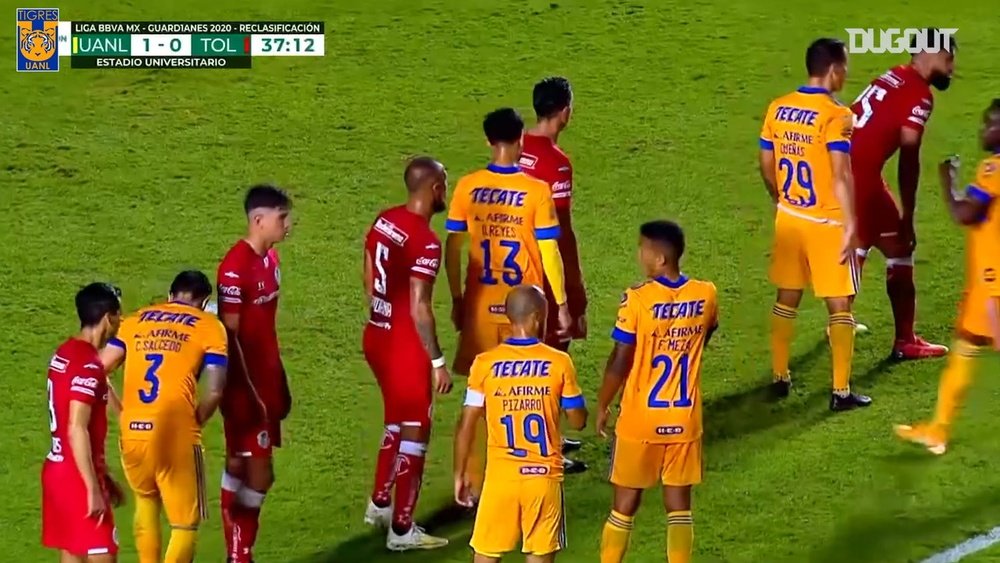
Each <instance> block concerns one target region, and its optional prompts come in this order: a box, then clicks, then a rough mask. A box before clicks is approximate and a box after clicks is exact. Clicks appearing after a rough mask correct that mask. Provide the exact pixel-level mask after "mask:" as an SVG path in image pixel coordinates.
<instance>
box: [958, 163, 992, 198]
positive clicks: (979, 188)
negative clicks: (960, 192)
mask: <svg viewBox="0 0 1000 563" xmlns="http://www.w3.org/2000/svg"><path fill="white" fill-rule="evenodd" d="M997 195H1000V170H998V169H997V165H996V163H995V162H993V161H992V160H991V159H987V160H984V161H983V162H982V164H980V165H979V168H978V169H977V170H976V181H975V182H973V183H971V184H969V185H968V186H966V188H965V196H966V197H968V198H969V199H973V200H976V201H978V202H980V203H985V204H992V203H993V200H994V199H995V198H996V197H997Z"/></svg>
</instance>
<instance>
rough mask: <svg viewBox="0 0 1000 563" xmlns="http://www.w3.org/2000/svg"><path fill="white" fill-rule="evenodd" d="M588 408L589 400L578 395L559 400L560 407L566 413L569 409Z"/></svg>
mask: <svg viewBox="0 0 1000 563" xmlns="http://www.w3.org/2000/svg"><path fill="white" fill-rule="evenodd" d="M586 406H587V400H586V399H584V398H583V395H577V396H576V397H563V398H562V399H560V400H559V407H560V408H562V410H564V411H568V410H569V409H582V408H584V407H586Z"/></svg>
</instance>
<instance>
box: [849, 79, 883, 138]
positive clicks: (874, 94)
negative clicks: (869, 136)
mask: <svg viewBox="0 0 1000 563" xmlns="http://www.w3.org/2000/svg"><path fill="white" fill-rule="evenodd" d="M886 94H888V92H886V90H885V88H882V87H881V86H876V85H875V84H869V85H868V87H867V88H865V91H864V92H861V95H860V96H858V99H857V100H854V103H858V102H861V115H857V114H855V115H854V128H855V129H861V128H862V127H864V126H865V124H866V123H868V120H869V119H871V118H872V114H874V113H875V108H873V107H872V98H875V101H876V102H881V101H882V100H884V99H885V95H886Z"/></svg>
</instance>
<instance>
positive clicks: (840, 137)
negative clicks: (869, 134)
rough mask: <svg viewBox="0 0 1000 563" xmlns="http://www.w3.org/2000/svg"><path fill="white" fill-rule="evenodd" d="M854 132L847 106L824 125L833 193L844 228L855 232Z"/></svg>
mask: <svg viewBox="0 0 1000 563" xmlns="http://www.w3.org/2000/svg"><path fill="white" fill-rule="evenodd" d="M853 132H854V114H853V113H851V111H850V110H849V109H847V108H842V111H841V112H839V113H838V114H837V115H835V116H834V117H833V119H831V120H830V122H829V123H828V124H827V127H826V150H827V153H828V154H829V155H830V170H831V173H832V175H833V178H831V179H832V180H833V194H834V197H836V198H837V203H839V204H840V209H841V210H842V211H843V216H844V230H845V231H847V233H849V234H852V235H853V234H854V233H855V232H856V225H855V219H856V216H855V214H854V173H853V172H851V135H852V134H853Z"/></svg>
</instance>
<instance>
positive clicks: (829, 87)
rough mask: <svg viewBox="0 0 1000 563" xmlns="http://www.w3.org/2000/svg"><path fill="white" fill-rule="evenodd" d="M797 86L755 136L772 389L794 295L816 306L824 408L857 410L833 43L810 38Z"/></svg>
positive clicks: (844, 149)
mask: <svg viewBox="0 0 1000 563" xmlns="http://www.w3.org/2000/svg"><path fill="white" fill-rule="evenodd" d="M806 69H807V70H808V71H809V82H808V84H807V85H805V86H803V87H801V88H799V89H797V90H795V91H794V92H791V93H789V94H786V95H784V96H781V97H779V98H777V99H775V100H774V101H773V102H771V105H770V106H768V108H767V114H766V115H765V116H764V126H763V128H762V129H761V132H760V173H761V176H762V177H763V178H764V183H765V185H766V186H767V190H768V192H769V193H770V195H771V199H772V201H774V203H775V205H776V206H777V211H776V213H775V219H774V245H773V247H772V249H771V268H770V277H771V282H772V283H773V284H774V285H776V286H777V287H778V295H777V299H776V303H775V304H774V307H773V308H772V309H771V368H772V370H773V374H774V378H773V385H772V389H773V390H774V392H775V394H777V395H778V396H779V397H786V396H788V393H789V388H790V387H791V373H790V372H789V369H788V363H789V356H790V351H791V345H792V337H793V334H794V329H795V317H796V316H797V311H798V308H799V304H800V303H801V301H802V292H803V290H804V289H805V287H806V285H808V284H809V283H810V282H811V283H812V288H813V293H815V294H816V297H819V298H821V299H823V300H825V301H826V307H827V310H828V311H829V313H830V321H829V337H830V347H831V349H832V354H831V355H832V357H833V393H832V394H831V398H830V409H831V410H835V411H840V410H849V409H853V408H855V407H866V406H868V405H870V404H871V399H870V398H869V397H866V396H864V395H858V394H855V393H851V361H852V358H853V356H854V326H855V323H854V316H853V315H852V314H851V299H852V297H853V296H854V294H855V293H856V292H857V284H858V275H857V269H856V268H855V257H854V256H855V254H854V251H855V249H856V248H857V235H856V230H855V214H854V187H853V179H852V175H851V158H850V149H851V131H852V127H853V114H852V113H851V110H850V109H849V108H847V107H845V106H843V105H841V104H840V102H838V101H837V100H836V99H835V98H834V97H833V94H834V92H838V91H839V90H840V89H841V88H842V87H843V85H844V81H845V80H846V79H847V49H846V47H845V46H844V43H843V42H841V41H839V40H837V39H817V40H816V41H814V42H813V43H812V44H811V45H809V48H808V49H807V50H806Z"/></svg>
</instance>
